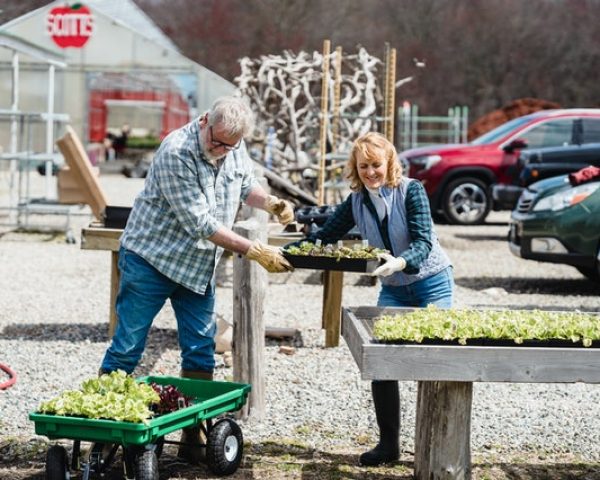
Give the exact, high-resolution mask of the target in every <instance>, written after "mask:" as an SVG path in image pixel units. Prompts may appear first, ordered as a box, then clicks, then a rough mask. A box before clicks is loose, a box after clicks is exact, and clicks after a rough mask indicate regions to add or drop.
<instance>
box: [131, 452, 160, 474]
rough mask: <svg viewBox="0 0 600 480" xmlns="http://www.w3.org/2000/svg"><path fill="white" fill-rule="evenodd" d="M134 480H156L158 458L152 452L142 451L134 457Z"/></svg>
mask: <svg viewBox="0 0 600 480" xmlns="http://www.w3.org/2000/svg"><path fill="white" fill-rule="evenodd" d="M134 471H135V479H136V480H158V457H157V456H156V453H155V452H154V450H142V451H140V452H139V453H138V454H137V455H136V457H135V463H134Z"/></svg>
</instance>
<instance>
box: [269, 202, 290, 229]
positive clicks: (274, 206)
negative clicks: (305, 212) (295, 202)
mask: <svg viewBox="0 0 600 480" xmlns="http://www.w3.org/2000/svg"><path fill="white" fill-rule="evenodd" d="M265 210H266V211H267V212H269V213H272V214H273V215H275V216H276V217H277V219H278V220H279V223H281V224H282V225H287V224H288V223H290V222H291V221H293V220H294V208H293V207H292V204H291V203H290V202H288V201H286V200H283V199H282V198H277V197H276V196H275V195H269V196H268V197H267V198H266V200H265Z"/></svg>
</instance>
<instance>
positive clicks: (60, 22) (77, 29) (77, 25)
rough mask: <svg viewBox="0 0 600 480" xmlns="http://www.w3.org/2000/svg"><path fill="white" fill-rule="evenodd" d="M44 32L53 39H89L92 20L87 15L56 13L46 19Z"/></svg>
mask: <svg viewBox="0 0 600 480" xmlns="http://www.w3.org/2000/svg"><path fill="white" fill-rule="evenodd" d="M46 30H47V31H48V34H49V35H51V36H53V37H74V36H81V37H91V36H92V33H94V18H93V17H92V15H90V14H87V13H67V14H62V13H57V14H49V15H48V16H47V17H46Z"/></svg>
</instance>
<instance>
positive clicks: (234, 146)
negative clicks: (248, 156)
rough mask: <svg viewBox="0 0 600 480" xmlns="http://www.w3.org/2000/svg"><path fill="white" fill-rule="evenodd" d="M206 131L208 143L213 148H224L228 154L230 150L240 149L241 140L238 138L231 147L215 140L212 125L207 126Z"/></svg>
mask: <svg viewBox="0 0 600 480" xmlns="http://www.w3.org/2000/svg"><path fill="white" fill-rule="evenodd" d="M208 130H209V132H210V143H211V144H212V146H213V147H215V148H224V149H225V150H227V151H228V152H230V151H232V150H237V149H238V148H240V145H241V144H242V139H241V138H240V140H239V142H237V143H236V144H235V145H231V144H230V143H225V142H220V141H219V140H215V136H214V135H213V129H212V125H209V126H208Z"/></svg>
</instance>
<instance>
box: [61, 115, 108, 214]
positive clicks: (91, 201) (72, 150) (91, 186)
mask: <svg viewBox="0 0 600 480" xmlns="http://www.w3.org/2000/svg"><path fill="white" fill-rule="evenodd" d="M56 145H57V146H58V148H59V150H60V152H61V153H62V154H63V156H64V157H65V161H66V163H67V165H68V166H69V168H70V169H71V172H72V174H73V178H74V179H75V181H76V182H77V184H78V186H79V187H80V188H81V192H82V194H83V196H84V198H85V199H86V203H87V204H88V205H89V206H90V208H91V209H92V212H93V213H94V216H95V217H96V218H98V219H100V218H101V216H102V212H103V211H104V209H105V208H106V205H107V200H106V196H105V195H104V192H103V191H102V187H101V186H100V182H99V181H98V178H97V177H96V175H95V174H94V169H93V167H92V164H91V162H90V159H89V158H88V155H87V153H86V151H85V149H84V148H83V145H82V143H81V141H80V140H79V137H78V136H77V134H76V133H75V130H73V128H71V127H70V126H69V125H67V127H66V133H65V134H64V135H63V136H62V137H61V138H59V139H58V140H57V141H56Z"/></svg>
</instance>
